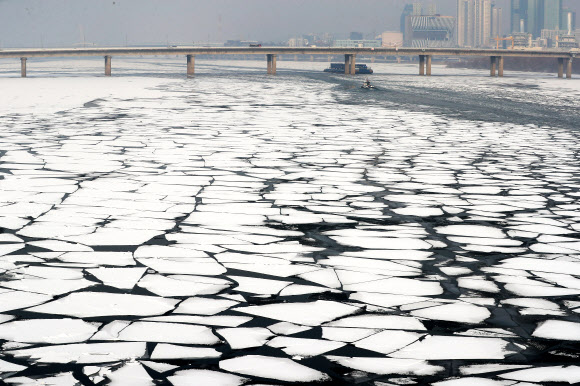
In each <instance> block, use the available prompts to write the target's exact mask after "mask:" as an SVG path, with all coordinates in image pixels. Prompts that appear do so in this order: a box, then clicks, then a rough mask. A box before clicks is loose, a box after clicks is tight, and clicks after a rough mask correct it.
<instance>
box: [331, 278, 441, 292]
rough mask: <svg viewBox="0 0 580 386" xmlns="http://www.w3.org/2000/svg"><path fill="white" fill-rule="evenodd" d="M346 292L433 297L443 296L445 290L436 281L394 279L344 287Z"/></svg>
mask: <svg viewBox="0 0 580 386" xmlns="http://www.w3.org/2000/svg"><path fill="white" fill-rule="evenodd" d="M343 288H344V290H345V291H355V292H378V293H385V294H398V295H416V296H430V295H431V296H432V295H441V294H442V293H443V288H442V287H441V284H439V283H438V282H436V281H426V280H417V279H406V278H399V277H393V278H388V279H383V280H374V281H369V282H364V283H357V284H348V285H344V286H343Z"/></svg>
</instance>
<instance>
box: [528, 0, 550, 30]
mask: <svg viewBox="0 0 580 386" xmlns="http://www.w3.org/2000/svg"><path fill="white" fill-rule="evenodd" d="M548 1H554V0H548ZM526 21H527V23H526V32H527V33H530V34H532V38H534V39H535V38H537V37H539V36H540V35H541V34H542V29H543V27H544V0H528V13H527V20H526Z"/></svg>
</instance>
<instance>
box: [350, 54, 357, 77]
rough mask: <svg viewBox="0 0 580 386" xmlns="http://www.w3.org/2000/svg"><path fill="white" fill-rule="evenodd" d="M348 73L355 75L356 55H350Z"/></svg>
mask: <svg viewBox="0 0 580 386" xmlns="http://www.w3.org/2000/svg"><path fill="white" fill-rule="evenodd" d="M350 74H351V75H356V55H351V56H350Z"/></svg>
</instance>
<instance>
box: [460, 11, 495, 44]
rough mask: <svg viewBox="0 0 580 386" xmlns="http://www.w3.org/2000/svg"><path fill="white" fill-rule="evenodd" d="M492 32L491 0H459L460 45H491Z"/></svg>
mask: <svg viewBox="0 0 580 386" xmlns="http://www.w3.org/2000/svg"><path fill="white" fill-rule="evenodd" d="M491 33H492V8H491V0H457V45H458V46H461V47H486V46H489V45H490V41H491V40H490V39H491Z"/></svg>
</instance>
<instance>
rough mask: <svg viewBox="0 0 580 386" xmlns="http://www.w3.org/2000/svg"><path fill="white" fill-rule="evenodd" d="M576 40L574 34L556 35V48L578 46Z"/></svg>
mask: <svg viewBox="0 0 580 386" xmlns="http://www.w3.org/2000/svg"><path fill="white" fill-rule="evenodd" d="M578 46H579V45H578V41H577V39H576V36H575V35H568V34H566V35H560V36H558V41H557V42H556V47H557V48H564V49H571V48H578Z"/></svg>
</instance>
